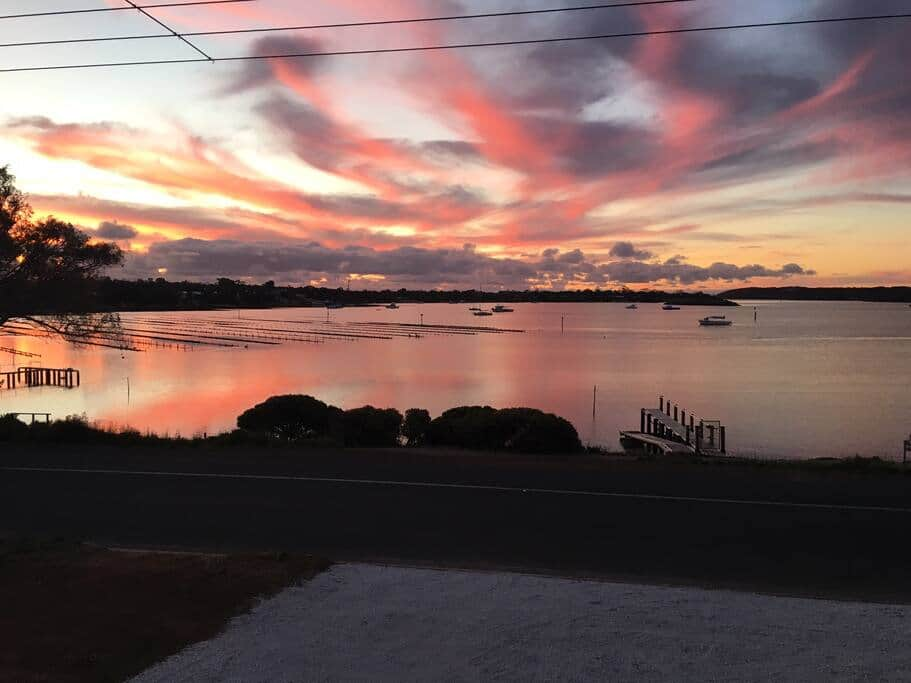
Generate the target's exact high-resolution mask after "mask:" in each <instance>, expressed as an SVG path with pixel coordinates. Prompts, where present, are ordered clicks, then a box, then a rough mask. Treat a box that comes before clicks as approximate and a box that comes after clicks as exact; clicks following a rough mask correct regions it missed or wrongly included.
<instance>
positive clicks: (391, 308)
mask: <svg viewBox="0 0 911 683" xmlns="http://www.w3.org/2000/svg"><path fill="white" fill-rule="evenodd" d="M398 307H399V305H398V304H397V303H395V302H394V301H393V302H392V303H391V304H388V305H387V306H386V308H388V309H390V310H393V311H394V310H395V309H397V308H398Z"/></svg>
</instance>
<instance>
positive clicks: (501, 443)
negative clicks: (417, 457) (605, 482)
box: [428, 406, 582, 453]
mask: <svg viewBox="0 0 911 683" xmlns="http://www.w3.org/2000/svg"><path fill="white" fill-rule="evenodd" d="M428 440H429V441H430V443H431V444H433V445H435V446H454V447H457V448H467V449H470V450H512V451H519V452H522V453H574V452H577V451H580V450H581V449H582V444H581V442H580V441H579V435H578V433H577V432H576V429H575V427H573V426H572V425H571V424H570V423H569V422H568V421H566V420H564V419H563V418H561V417H557V416H556V415H552V414H550V413H544V412H541V411H540V410H535V409H533V408H507V409H505V410H495V409H493V408H491V407H489V406H484V407H480V406H464V407H461V408H453V409H452V410H447V411H446V412H445V413H443V414H442V415H440V417H438V418H436V419H435V420H433V422H431V424H430V429H429V431H428Z"/></svg>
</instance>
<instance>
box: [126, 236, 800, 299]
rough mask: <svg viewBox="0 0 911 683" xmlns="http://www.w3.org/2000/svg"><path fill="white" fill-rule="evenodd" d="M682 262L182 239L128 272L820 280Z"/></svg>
mask: <svg viewBox="0 0 911 683" xmlns="http://www.w3.org/2000/svg"><path fill="white" fill-rule="evenodd" d="M683 261H684V260H683V258H682V257H679V256H678V257H674V258H672V259H669V260H668V261H666V262H665V263H646V262H642V261H634V260H616V261H608V262H606V263H597V262H595V260H593V259H591V258H589V257H587V256H586V255H585V254H584V253H583V252H582V251H580V250H578V249H576V250H573V251H569V252H561V251H560V250H558V249H547V250H544V251H543V252H542V253H541V255H540V256H538V257H534V258H530V259H527V260H520V259H515V258H493V257H490V256H486V255H484V254H482V253H479V252H478V251H477V250H476V249H475V247H474V245H472V244H466V245H464V246H463V247H462V248H461V249H426V248H419V247H399V248H396V249H389V250H384V251H380V250H377V249H372V248H369V247H361V246H349V247H343V248H330V247H326V246H324V245H322V244H320V243H318V242H293V243H276V242H257V243H246V242H238V241H233V240H210V241H205V240H198V239H183V240H177V241H173V242H159V243H155V244H153V245H151V247H150V248H149V251H148V252H147V253H142V254H131V255H130V258H129V260H128V263H127V271H126V272H127V274H128V275H129V276H131V277H150V276H153V275H154V274H156V273H157V272H158V269H159V268H167V271H168V275H169V277H173V278H188V279H214V278H217V277H232V278H238V279H240V278H246V277H253V278H271V279H276V280H280V281H282V282H307V281H309V280H311V279H315V278H321V277H326V278H327V279H330V280H332V279H338V278H340V277H342V276H347V275H350V274H359V275H379V276H383V277H384V278H385V284H386V285H390V284H393V283H417V284H421V285H423V286H427V287H434V286H445V285H453V286H469V287H470V286H477V284H478V282H498V283H501V284H502V285H503V286H508V287H519V288H524V287H530V286H547V287H554V288H561V287H566V286H569V285H571V284H574V285H586V286H600V285H606V284H611V283H613V284H620V283H648V282H655V283H659V282H670V283H675V284H683V285H690V284H695V283H699V282H707V281H713V280H717V281H735V280H749V279H752V278H767V277H778V278H787V277H792V276H796V275H814V274H815V273H814V271H811V270H807V269H805V268H803V267H802V266H800V265H798V264H795V263H790V264H787V265H785V266H783V267H781V268H769V267H766V266H761V265H748V266H736V265H732V264H726V263H714V264H712V265H711V266H707V267H701V266H695V265H690V264H686V263H684V262H683Z"/></svg>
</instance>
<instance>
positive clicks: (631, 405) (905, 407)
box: [0, 302, 911, 458]
mask: <svg viewBox="0 0 911 683" xmlns="http://www.w3.org/2000/svg"><path fill="white" fill-rule="evenodd" d="M744 304H745V305H744V306H742V307H741V308H728V309H706V308H684V309H683V310H680V311H662V310H661V308H660V306H657V305H653V304H641V305H640V307H639V310H627V309H626V308H625V307H624V306H623V305H622V304H516V305H515V309H516V310H515V312H514V313H504V314H499V315H497V316H494V317H492V318H476V317H473V316H472V315H471V314H470V312H469V311H468V305H467V304H466V305H462V304H436V305H403V306H402V307H401V308H400V309H398V310H387V309H385V308H375V309H374V308H366V309H363V308H361V309H342V310H333V311H330V312H329V317H330V319H331V320H332V321H333V322H334V323H344V322H393V323H396V322H400V323H419V321H420V316H421V315H422V314H423V316H424V322H425V324H427V325H432V324H447V325H484V326H490V327H509V328H516V329H521V330H524V332H523V333H516V334H496V335H494V334H480V335H464V334H461V335H428V336H422V337H421V338H410V337H396V338H394V339H391V340H367V339H364V340H358V341H347V340H341V339H338V340H332V341H327V342H326V343H321V344H309V343H299V342H285V343H282V344H280V345H277V346H264V347H257V348H254V346H255V345H251V348H242V347H241V348H211V347H206V348H200V349H195V350H190V351H186V350H178V349H167V348H156V349H149V350H147V351H144V352H140V353H135V352H121V351H118V350H113V349H100V348H95V347H85V348H78V347H73V346H69V345H66V344H63V343H60V342H56V341H48V340H41V339H32V338H23V337H0V346H5V347H13V348H17V349H20V350H23V351H29V352H34V353H40V354H41V358H40V359H35V360H32V362H31V364H40V365H45V366H48V367H70V366H72V367H75V368H78V369H80V370H81V371H82V386H81V388H79V389H76V390H72V391H66V390H61V389H50V388H46V389H28V390H18V391H0V413H5V412H14V411H15V412H32V411H40V412H51V413H53V415H54V416H55V417H63V416H65V415H70V414H84V415H86V416H87V417H88V418H89V419H91V420H94V421H99V422H102V423H113V424H118V425H131V426H133V427H136V428H139V429H142V430H146V429H151V430H153V431H156V432H160V433H170V434H172V435H173V434H178V433H179V434H182V435H185V436H189V435H193V434H196V433H202V432H208V433H210V434H211V433H213V432H217V431H221V430H226V429H229V428H232V427H233V425H234V421H235V419H236V417H237V415H238V414H240V413H241V412H242V411H243V410H244V409H246V408H248V407H250V406H252V405H254V404H255V403H257V402H260V401H262V400H263V399H265V398H267V397H268V396H271V395H274V394H280V393H306V394H312V395H314V396H316V397H318V398H320V399H322V400H324V401H326V402H328V403H332V404H335V405H338V406H340V407H343V408H352V407H357V406H361V405H365V404H372V405H375V406H381V407H386V406H391V407H395V408H398V409H400V410H403V411H404V410H405V409H407V408H412V407H420V408H427V409H428V410H430V412H431V413H432V414H433V415H437V414H439V413H440V412H442V411H443V410H445V409H446V408H450V407H453V406H457V405H469V404H471V405H473V404H488V405H493V406H495V407H508V406H517V405H522V406H530V407H535V408H541V409H543V410H546V411H552V412H555V413H557V414H560V415H563V416H564V417H566V418H568V419H570V420H571V421H572V422H573V424H574V425H575V426H576V428H577V429H578V430H579V433H580V435H581V436H582V438H583V440H584V441H586V442H589V443H597V444H600V445H606V446H609V447H612V448H616V447H618V443H617V433H618V430H620V429H637V428H638V423H639V408H640V407H646V406H649V407H650V406H656V405H657V399H658V395H659V394H663V395H665V396H667V397H669V398H670V399H671V400H673V401H675V402H677V403H679V404H680V405H681V406H682V407H685V408H686V409H687V410H688V411H692V412H693V413H694V414H696V415H697V416H699V417H702V418H706V419H720V420H721V421H722V422H723V423H725V424H726V425H728V443H729V448H730V450H731V451H732V452H734V453H738V454H743V455H756V456H762V457H786V458H808V457H820V456H845V455H854V454H855V453H859V454H862V455H867V456H873V455H877V456H882V457H890V458H895V457H900V453H901V443H902V440H903V439H905V438H907V437H908V433H909V432H911V308H909V307H908V306H907V305H896V304H866V303H828V302H812V303H802V302H801V303H798V302H759V303H755V306H756V309H757V311H758V321H757V322H756V323H754V321H753V310H754V302H744ZM713 314H719V315H727V316H728V317H729V318H731V319H732V320H733V321H734V325H733V326H732V327H729V328H702V327H699V326H698V324H697V320H698V318H700V317H702V316H705V315H713ZM326 317H327V312H326V311H325V310H323V309H273V310H268V311H241V312H218V313H212V312H193V313H162V314H135V315H134V314H124V315H123V319H124V323H125V325H127V326H131V325H132V326H141V325H143V324H145V323H143V322H142V321H148V320H149V319H150V318H158V319H160V320H168V321H172V322H173V321H187V323H188V324H198V323H199V321H203V320H205V321H211V320H216V319H218V320H221V321H225V322H231V321H233V322H232V324H238V325H239V324H243V325H250V326H257V327H260V328H282V329H297V326H296V325H295V323H294V322H293V321H311V322H312V323H313V327H314V329H318V328H319V326H320V325H321V324H322V322H323V321H325V320H326ZM561 318H563V320H564V323H563V324H564V331H563V332H562V333H561ZM238 319H240V320H241V321H242V322H237V321H238ZM250 319H255V321H252V322H251V320H250ZM277 320H281V321H285V322H282V323H277V322H274V321H277ZM223 333H224V334H229V332H223ZM28 364H29V362H28V359H24V358H21V357H13V356H11V355H9V354H5V353H2V352H0V370H8V369H12V368H14V367H16V366H23V365H28ZM595 386H597V387H598V393H597V402H596V405H595V419H594V420H593V419H592V395H593V387H595Z"/></svg>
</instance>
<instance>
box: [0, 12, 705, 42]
mask: <svg viewBox="0 0 911 683" xmlns="http://www.w3.org/2000/svg"><path fill="white" fill-rule="evenodd" d="M684 2H695V0H630V1H628V2H615V3H603V4H597V5H579V6H576V7H551V8H543V9H530V10H512V11H509V12H484V13H481V14H455V15H448V16H439V17H418V18H409V19H381V20H374V21H353V22H345V23H336V24H308V25H303V26H267V27H264V28H242V29H228V30H221V31H195V32H187V33H182V34H181V35H183V36H187V37H191V38H198V37H202V36H232V35H241V34H250V33H278V32H282V31H310V30H316V29H328V28H354V27H365V26H390V25H397V24H418V23H430V22H442V21H463V20H468V19H493V18H499V17H517V16H523V15H536V14H555V13H558V12H559V13H564V12H579V11H592V10H602V9H611V8H620V7H640V6H645V5H673V4H679V3H684ZM146 7H149V5H147V6H146ZM2 18H3V17H0V19H2ZM172 37H173V36H172V35H171V34H169V33H156V34H151V35H149V34H146V35H141V36H140V35H130V36H111V37H103V38H72V39H68V40H40V41H29V42H23V43H0V48H3V47H33V46H38V45H68V44H74V43H104V42H113V41H119V40H147V39H150V38H172Z"/></svg>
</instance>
